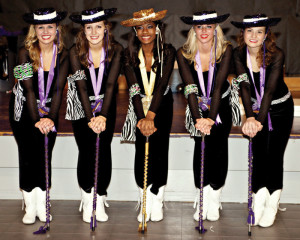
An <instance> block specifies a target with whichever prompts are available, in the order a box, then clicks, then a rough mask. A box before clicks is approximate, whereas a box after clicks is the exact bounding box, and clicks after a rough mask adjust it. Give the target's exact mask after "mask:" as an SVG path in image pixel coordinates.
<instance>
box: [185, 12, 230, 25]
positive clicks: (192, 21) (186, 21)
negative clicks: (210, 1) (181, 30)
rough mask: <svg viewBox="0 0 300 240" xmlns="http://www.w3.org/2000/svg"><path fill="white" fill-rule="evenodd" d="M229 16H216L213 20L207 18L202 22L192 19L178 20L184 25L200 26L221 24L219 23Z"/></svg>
mask: <svg viewBox="0 0 300 240" xmlns="http://www.w3.org/2000/svg"><path fill="white" fill-rule="evenodd" d="M229 16H230V14H224V15H220V16H217V17H215V18H207V19H202V20H193V17H180V19H181V20H182V21H183V22H184V23H185V24H192V25H202V24H215V23H221V22H224V21H225V20H226V19H227V18H228V17H229Z"/></svg>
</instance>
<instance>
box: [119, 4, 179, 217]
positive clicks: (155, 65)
mask: <svg viewBox="0 0 300 240" xmlns="http://www.w3.org/2000/svg"><path fill="white" fill-rule="evenodd" d="M166 13H167V10H163V11H160V12H154V10H153V9H152V8H151V9H145V10H141V11H139V12H135V13H133V18H132V19H129V20H125V21H122V22H121V24H122V25H123V26H126V27H132V28H133V30H134V32H132V33H133V34H132V37H131V38H130V40H129V44H128V48H126V49H125V51H124V64H125V67H124V71H125V75H126V79H127V82H128V85H129V88H130V89H129V94H130V102H131V104H133V106H132V105H131V106H129V111H128V115H127V118H126V122H125V125H124V128H123V132H122V139H123V140H136V141H135V148H136V152H135V170H134V172H135V179H136V182H137V185H138V186H139V188H140V193H141V194H140V195H141V200H142V199H143V196H142V195H143V194H142V192H143V189H142V188H143V181H144V156H145V155H144V154H145V140H146V136H150V138H149V141H150V144H149V146H150V153H149V171H148V179H147V180H148V188H147V209H146V212H147V219H146V220H147V221H148V220H149V219H151V220H152V221H160V220H162V219H163V210H162V207H163V198H164V189H165V185H166V183H167V175H168V150H169V136H170V131H171V125H172V116H173V98H172V93H171V91H170V89H169V86H168V83H169V79H170V76H171V73H172V71H173V67H174V60H175V49H174V47H172V45H170V44H165V43H164V38H163V34H162V23H161V22H160V20H161V19H163V18H164V17H165V15H166ZM136 126H137V129H135V127H136ZM138 221H142V211H141V212H140V214H139V215H138Z"/></svg>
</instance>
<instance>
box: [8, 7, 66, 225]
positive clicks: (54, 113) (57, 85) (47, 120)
mask: <svg viewBox="0 0 300 240" xmlns="http://www.w3.org/2000/svg"><path fill="white" fill-rule="evenodd" d="M65 17H66V12H56V11H55V10H54V9H53V8H43V9H38V10H36V11H34V12H33V13H28V14H25V15H24V16H23V19H24V20H25V21H26V22H27V23H30V24H31V25H30V27H29V31H28V34H27V36H26V39H25V47H23V48H21V49H20V51H19V54H18V60H17V63H18V64H19V65H18V66H17V67H15V69H14V73H15V77H16V78H17V79H18V83H17V84H16V86H15V88H14V95H12V98H11V101H10V123H11V127H12V130H13V133H14V136H15V139H16V141H17V144H18V150H19V165H20V167H19V171H20V188H21V190H22V193H23V197H24V200H25V205H26V209H25V211H26V214H25V216H24V217H23V223H24V224H32V223H34V222H35V219H36V216H37V217H38V218H39V219H40V220H41V221H46V209H45V206H46V205H45V197H46V191H45V188H46V184H45V160H44V159H45V147H44V144H45V142H44V139H45V138H44V135H45V134H46V135H47V136H48V140H49V143H48V158H49V167H50V179H49V181H50V185H51V155H52V149H53V146H54V142H55V138H56V130H55V127H56V128H57V124H58V112H59V107H60V104H61V98H62V92H63V88H64V86H65V83H66V80H67V73H68V67H69V58H68V53H67V51H66V50H65V49H64V44H63V41H62V38H61V26H59V24H58V23H59V21H61V20H63V19H64V18H65Z"/></svg>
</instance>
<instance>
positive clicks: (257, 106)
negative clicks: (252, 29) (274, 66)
mask: <svg viewBox="0 0 300 240" xmlns="http://www.w3.org/2000/svg"><path fill="white" fill-rule="evenodd" d="M247 60H248V64H249V72H250V75H251V80H252V82H253V86H254V90H255V95H256V99H257V102H255V103H254V104H253V105H252V109H253V110H254V111H255V110H256V111H259V110H260V106H261V101H262V98H263V96H264V92H265V81H266V68H265V64H263V66H261V67H260V68H259V85H260V94H259V93H258V91H257V88H256V85H255V82H254V76H253V70H252V63H251V59H250V54H249V50H248V48H247ZM268 127H269V131H272V130H273V127H272V121H271V116H270V112H268Z"/></svg>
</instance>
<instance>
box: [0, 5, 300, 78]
mask: <svg viewBox="0 0 300 240" xmlns="http://www.w3.org/2000/svg"><path fill="white" fill-rule="evenodd" d="M101 5H102V7H104V8H110V7H116V8H118V11H117V14H116V15H115V16H114V17H112V18H111V21H112V22H113V25H114V28H113V33H114V35H115V38H116V40H117V41H119V42H120V43H121V44H123V46H124V47H126V45H127V41H126V39H127V33H128V32H129V31H130V29H129V28H125V27H123V26H121V25H120V24H119V22H120V21H121V20H124V19H128V18H131V17H132V13H133V12H135V11H138V10H141V9H145V8H151V7H153V8H154V9H155V11H159V10H163V9H167V10H168V13H167V16H166V18H165V19H164V20H163V22H164V23H165V24H166V41H167V42H170V43H172V44H173V45H174V46H175V47H176V48H179V47H180V46H181V45H182V44H183V43H184V41H185V34H186V32H187V31H188V30H189V26H188V25H185V24H184V23H183V22H181V20H180V19H179V17H180V16H188V15H192V14H193V13H194V12H196V11H202V10H216V11H217V12H218V14H219V15H221V14H225V13H230V14H231V16H230V18H229V20H227V21H226V22H225V23H223V24H222V28H223V30H224V33H225V35H226V37H227V39H228V40H230V41H231V42H232V44H233V45H234V46H236V42H235V37H236V35H237V34H238V32H239V30H238V29H236V28H234V27H233V26H232V25H231V24H230V21H232V20H235V21H241V20H242V19H243V16H244V15H246V14H255V13H265V14H267V15H268V16H270V17H281V18H282V20H281V22H280V23H279V24H278V25H277V26H275V27H273V28H272V30H273V32H275V34H276V36H277V45H278V46H279V47H281V48H282V49H283V50H284V51H285V53H286V60H285V63H286V68H285V69H286V74H287V75H289V76H293V75H300V57H299V53H300V46H299V44H300V33H299V30H300V0H52V1H51V0H0V25H3V26H4V27H5V28H6V29H7V30H9V31H17V30H20V29H23V28H24V27H27V24H26V23H25V22H23V20H22V14H23V13H25V12H31V11H33V10H34V9H37V8H40V7H49V6H52V7H54V8H56V9H57V10H58V11H62V10H63V11H68V12H69V13H72V12H80V11H81V10H83V9H87V8H92V7H96V6H101ZM62 24H63V25H65V27H66V30H67V33H68V34H67V36H66V38H65V42H66V45H67V46H68V47H70V46H71V45H72V44H73V42H74V34H75V33H76V28H78V25H77V24H73V23H72V22H71V21H70V20H69V19H65V20H64V21H63V22H62ZM21 44H22V37H20V38H19V43H18V45H19V46H20V45H21Z"/></svg>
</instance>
